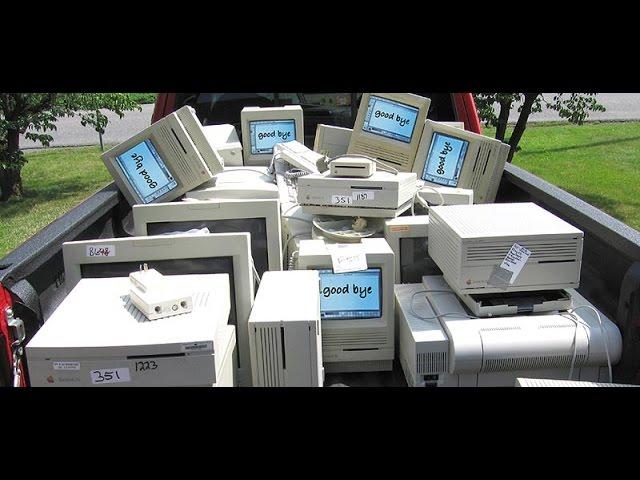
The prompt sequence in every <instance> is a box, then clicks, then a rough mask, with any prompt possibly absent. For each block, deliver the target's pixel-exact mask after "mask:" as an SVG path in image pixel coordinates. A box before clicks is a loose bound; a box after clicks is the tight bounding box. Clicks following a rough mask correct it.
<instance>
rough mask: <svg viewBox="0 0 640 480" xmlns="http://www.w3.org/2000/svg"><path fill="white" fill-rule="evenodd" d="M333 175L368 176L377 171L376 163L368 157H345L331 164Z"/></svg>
mask: <svg viewBox="0 0 640 480" xmlns="http://www.w3.org/2000/svg"><path fill="white" fill-rule="evenodd" d="M329 168H330V169H331V176H332V177H356V178H367V177H370V176H371V175H373V174H374V173H376V164H375V163H374V162H372V161H371V160H367V159H366V158H358V157H343V158H337V159H335V160H333V161H332V162H331V163H330V164H329Z"/></svg>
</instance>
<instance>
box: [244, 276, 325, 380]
mask: <svg viewBox="0 0 640 480" xmlns="http://www.w3.org/2000/svg"><path fill="white" fill-rule="evenodd" d="M319 287H320V277H319V276H318V272H315V271H311V270H305V271H302V270H298V271H294V270H292V271H288V272H267V273H265V274H264V275H263V277H262V280H261V281H260V288H258V293H257V295H256V301H255V303H254V305H253V310H251V316H250V317H249V339H250V343H249V345H250V349H251V373H252V376H253V377H252V378H253V386H254V387H322V385H323V383H324V370H323V367H322V335H321V332H320V297H319V294H318V292H319V290H320V288H319Z"/></svg>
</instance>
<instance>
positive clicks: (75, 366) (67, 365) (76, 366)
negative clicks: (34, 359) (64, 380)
mask: <svg viewBox="0 0 640 480" xmlns="http://www.w3.org/2000/svg"><path fill="white" fill-rule="evenodd" d="M53 369H54V370H80V362H53Z"/></svg>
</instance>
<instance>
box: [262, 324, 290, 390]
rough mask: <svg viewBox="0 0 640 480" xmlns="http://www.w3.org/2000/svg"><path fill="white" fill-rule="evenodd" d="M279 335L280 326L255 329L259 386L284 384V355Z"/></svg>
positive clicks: (279, 385)
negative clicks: (279, 342) (279, 343)
mask: <svg viewBox="0 0 640 480" xmlns="http://www.w3.org/2000/svg"><path fill="white" fill-rule="evenodd" d="M279 336H280V329H278V328H256V330H255V342H256V350H257V351H256V356H257V359H258V377H259V379H258V381H259V386H262V387H281V386H284V385H283V378H282V377H283V376H282V370H283V365H282V355H281V352H280V349H279V346H278V338H279Z"/></svg>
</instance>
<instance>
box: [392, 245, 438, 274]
mask: <svg viewBox="0 0 640 480" xmlns="http://www.w3.org/2000/svg"><path fill="white" fill-rule="evenodd" d="M396 262H400V283H421V282H422V277H423V276H425V275H442V271H441V270H440V268H438V265H436V262H434V261H433V260H432V259H431V257H430V256H429V239H428V238H426V237H404V238H401V239H400V258H399V259H398V258H397V257H396Z"/></svg>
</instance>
